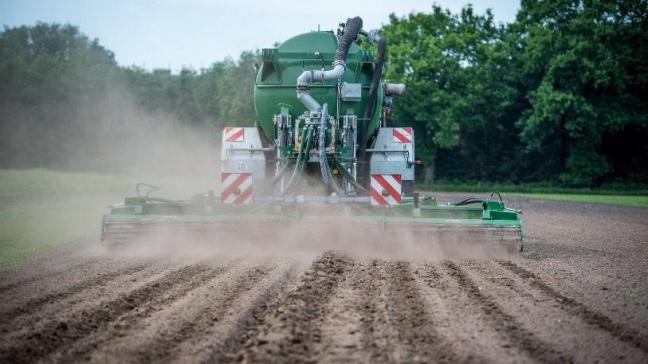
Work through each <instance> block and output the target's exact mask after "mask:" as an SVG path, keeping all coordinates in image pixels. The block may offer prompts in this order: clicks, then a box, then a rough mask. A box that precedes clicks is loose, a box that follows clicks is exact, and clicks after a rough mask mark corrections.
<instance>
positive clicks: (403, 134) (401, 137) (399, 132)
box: [392, 128, 413, 143]
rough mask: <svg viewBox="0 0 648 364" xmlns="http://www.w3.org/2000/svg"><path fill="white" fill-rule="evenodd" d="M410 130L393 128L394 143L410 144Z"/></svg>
mask: <svg viewBox="0 0 648 364" xmlns="http://www.w3.org/2000/svg"><path fill="white" fill-rule="evenodd" d="M412 132H413V131H412V128H393V129H392V138H393V141H394V143H411V142H412Z"/></svg>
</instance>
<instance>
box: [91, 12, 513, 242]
mask: <svg viewBox="0 0 648 364" xmlns="http://www.w3.org/2000/svg"><path fill="white" fill-rule="evenodd" d="M361 41H362V42H367V43H369V44H371V43H375V44H376V47H375V48H376V52H375V53H374V52H372V51H369V50H367V49H365V48H361V47H360V46H359V42H361ZM386 48H387V43H386V41H385V39H383V38H381V37H380V35H379V34H378V32H376V31H365V30H363V29H362V19H360V18H358V17H356V18H352V19H348V20H347V21H346V22H345V23H342V24H340V28H339V29H338V30H337V32H333V31H313V32H308V33H304V34H300V35H297V36H295V37H293V38H290V39H288V40H286V41H285V42H283V43H282V44H281V45H279V46H278V47H277V48H266V49H263V50H262V53H261V56H262V59H261V63H260V65H259V67H258V70H257V76H256V83H255V89H254V107H255V110H256V127H226V128H224V130H223V134H222V145H221V155H220V158H221V181H220V182H221V183H220V186H219V188H220V191H219V192H220V193H214V192H209V193H206V194H197V195H195V196H194V197H192V198H191V199H190V200H181V201H176V200H167V199H162V198H157V197H152V196H151V192H152V191H153V190H155V189H156V188H155V187H154V186H149V185H143V184H140V185H138V186H137V187H138V188H137V196H136V197H128V198H126V199H125V201H124V202H123V203H119V204H116V205H113V206H111V208H110V211H109V212H108V213H107V214H106V215H105V216H104V218H103V227H102V238H103V240H104V241H106V242H108V243H110V244H117V243H123V242H126V241H132V240H134V239H138V238H140V237H142V236H144V235H146V234H155V233H160V232H162V233H164V234H166V235H173V234H175V233H180V234H182V235H190V236H191V235H193V236H194V237H201V238H207V239H211V240H218V239H220V238H223V239H224V238H226V237H229V236H231V235H230V234H234V236H237V235H240V234H254V233H255V232H261V231H264V232H266V231H268V229H270V230H271V229H274V228H277V229H278V228H286V227H297V228H296V230H300V231H301V232H302V233H307V231H308V229H307V228H305V227H304V226H308V225H305V224H304V223H305V222H311V223H314V224H316V225H317V226H319V228H320V229H322V228H323V229H325V230H326V229H329V230H330V231H334V230H340V229H354V230H355V229H359V228H364V229H369V230H368V231H374V232H375V231H379V232H383V231H384V232H386V233H384V234H382V235H380V236H382V237H383V239H385V240H390V239H398V236H399V235H398V234H400V233H407V234H412V236H414V237H415V240H416V241H417V242H418V243H420V244H426V242H427V241H429V240H430V239H434V240H435V241H443V236H444V234H448V236H450V237H453V236H461V237H462V239H463V240H472V239H473V238H474V240H475V241H480V242H484V243H483V244H487V243H486V242H488V244H490V243H491V242H493V241H497V242H498V243H499V246H504V247H505V249H506V250H507V251H521V250H522V249H523V239H522V222H521V221H520V220H519V217H518V216H519V214H520V212H519V211H516V210H513V209H510V208H507V207H506V206H505V205H504V203H503V201H502V199H501V196H499V194H493V195H491V198H489V199H484V200H481V199H475V198H469V199H466V200H463V201H461V202H458V203H455V204H439V203H437V201H436V199H435V198H433V197H431V196H427V195H421V194H419V193H417V192H416V190H415V188H414V169H415V165H416V159H415V150H414V137H415V136H414V131H413V129H412V128H411V127H403V126H397V127H396V126H390V123H389V120H388V116H389V114H390V108H391V105H392V102H393V101H394V98H397V97H398V96H400V95H402V94H404V92H405V85H403V84H393V83H388V82H385V81H384V80H383V79H382V75H383V65H384V62H385V51H386ZM216 185H217V184H216V183H215V187H216ZM144 189H147V191H144ZM494 196H497V197H498V198H494ZM341 221H343V223H340V222H341ZM250 226H255V228H248V227H250ZM256 227H263V228H256ZM387 232H389V233H387ZM391 232H393V234H391ZM337 233H340V232H339V231H337ZM457 234H460V235H457ZM439 237H440V238H439ZM457 240H458V239H447V241H448V244H453V242H456V241H457ZM480 244H481V243H480Z"/></svg>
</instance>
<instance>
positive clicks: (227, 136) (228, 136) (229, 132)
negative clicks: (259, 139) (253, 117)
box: [223, 126, 245, 142]
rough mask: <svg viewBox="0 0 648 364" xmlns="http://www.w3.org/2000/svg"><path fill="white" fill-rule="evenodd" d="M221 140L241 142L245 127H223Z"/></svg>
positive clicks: (243, 137) (243, 138)
mask: <svg viewBox="0 0 648 364" xmlns="http://www.w3.org/2000/svg"><path fill="white" fill-rule="evenodd" d="M223 140H224V141H226V142H243V141H245V129H243V128H233V127H231V126H226V127H225V129H223Z"/></svg>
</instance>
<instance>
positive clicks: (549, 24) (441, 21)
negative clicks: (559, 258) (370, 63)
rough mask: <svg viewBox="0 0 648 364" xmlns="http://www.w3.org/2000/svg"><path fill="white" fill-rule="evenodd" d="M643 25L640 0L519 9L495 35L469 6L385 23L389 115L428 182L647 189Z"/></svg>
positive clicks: (647, 56) (647, 57)
mask: <svg viewBox="0 0 648 364" xmlns="http://www.w3.org/2000/svg"><path fill="white" fill-rule="evenodd" d="M647 17H648V12H647V11H646V3H645V1H643V0H619V1H614V2H610V1H602V0H593V1H578V0H550V1H539V0H525V1H522V3H521V8H520V12H519V13H518V16H517V20H516V21H515V22H514V23H512V24H508V25H505V26H496V25H495V24H494V23H493V19H492V15H491V14H490V12H486V13H485V14H484V15H476V14H475V13H474V11H473V9H472V8H471V7H470V6H468V7H465V8H464V9H462V11H461V12H460V13H459V14H456V15H455V14H451V13H450V12H448V11H447V10H443V9H442V8H440V7H438V6H434V7H433V10H432V12H431V13H413V14H410V15H409V16H407V17H405V18H397V17H394V16H392V17H391V18H390V23H389V24H388V25H386V26H385V27H384V32H383V33H384V34H385V36H386V37H387V39H388V40H389V58H388V59H389V60H390V63H389V69H388V72H387V75H388V77H389V78H390V79H392V80H396V81H402V82H405V83H407V84H408V95H407V96H405V97H404V98H402V99H401V100H399V102H398V103H397V104H396V106H395V110H394V114H395V115H396V118H397V119H400V121H401V122H402V123H412V124H414V125H415V127H416V130H417V132H418V134H417V143H418V146H417V147H418V151H422V152H423V153H422V154H419V155H420V156H422V157H423V160H424V162H426V164H427V165H428V166H427V168H428V169H430V168H433V169H434V175H436V177H438V178H443V179H462V178H463V179H466V178H467V179H478V180H491V181H504V180H508V181H514V182H519V181H528V180H551V179H553V180H555V181H556V182H558V181H560V182H561V183H563V184H565V185H568V186H591V185H596V184H600V183H601V182H604V181H606V180H610V179H613V178H617V177H624V178H630V179H634V180H638V181H646V176H647V175H648V165H647V164H646V162H643V160H644V159H645V155H646V154H645V153H646V152H648V150H647V147H646V145H648V143H646V142H645V140H646V138H647V137H648V101H647V100H648V99H646V97H645V95H646V94H648V90H647V89H646V86H647V82H646V81H647V77H648V72H647V70H648V63H647V62H648V42H647V40H648V30H647V29H646V24H648V19H647ZM642 153H643V156H644V157H643V158H642V157H641V155H642ZM431 175H432V174H430V173H426V177H428V178H426V180H429V177H430V176H431Z"/></svg>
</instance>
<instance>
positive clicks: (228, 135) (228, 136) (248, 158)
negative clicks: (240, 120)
mask: <svg viewBox="0 0 648 364" xmlns="http://www.w3.org/2000/svg"><path fill="white" fill-rule="evenodd" d="M221 142H222V145H221V155H220V160H221V173H251V174H252V177H253V179H254V180H255V181H260V180H262V179H264V178H265V177H266V175H265V171H266V160H265V155H264V148H263V145H262V144H261V137H260V136H259V131H258V130H257V128H240V127H225V129H223V137H222V141H221Z"/></svg>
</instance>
